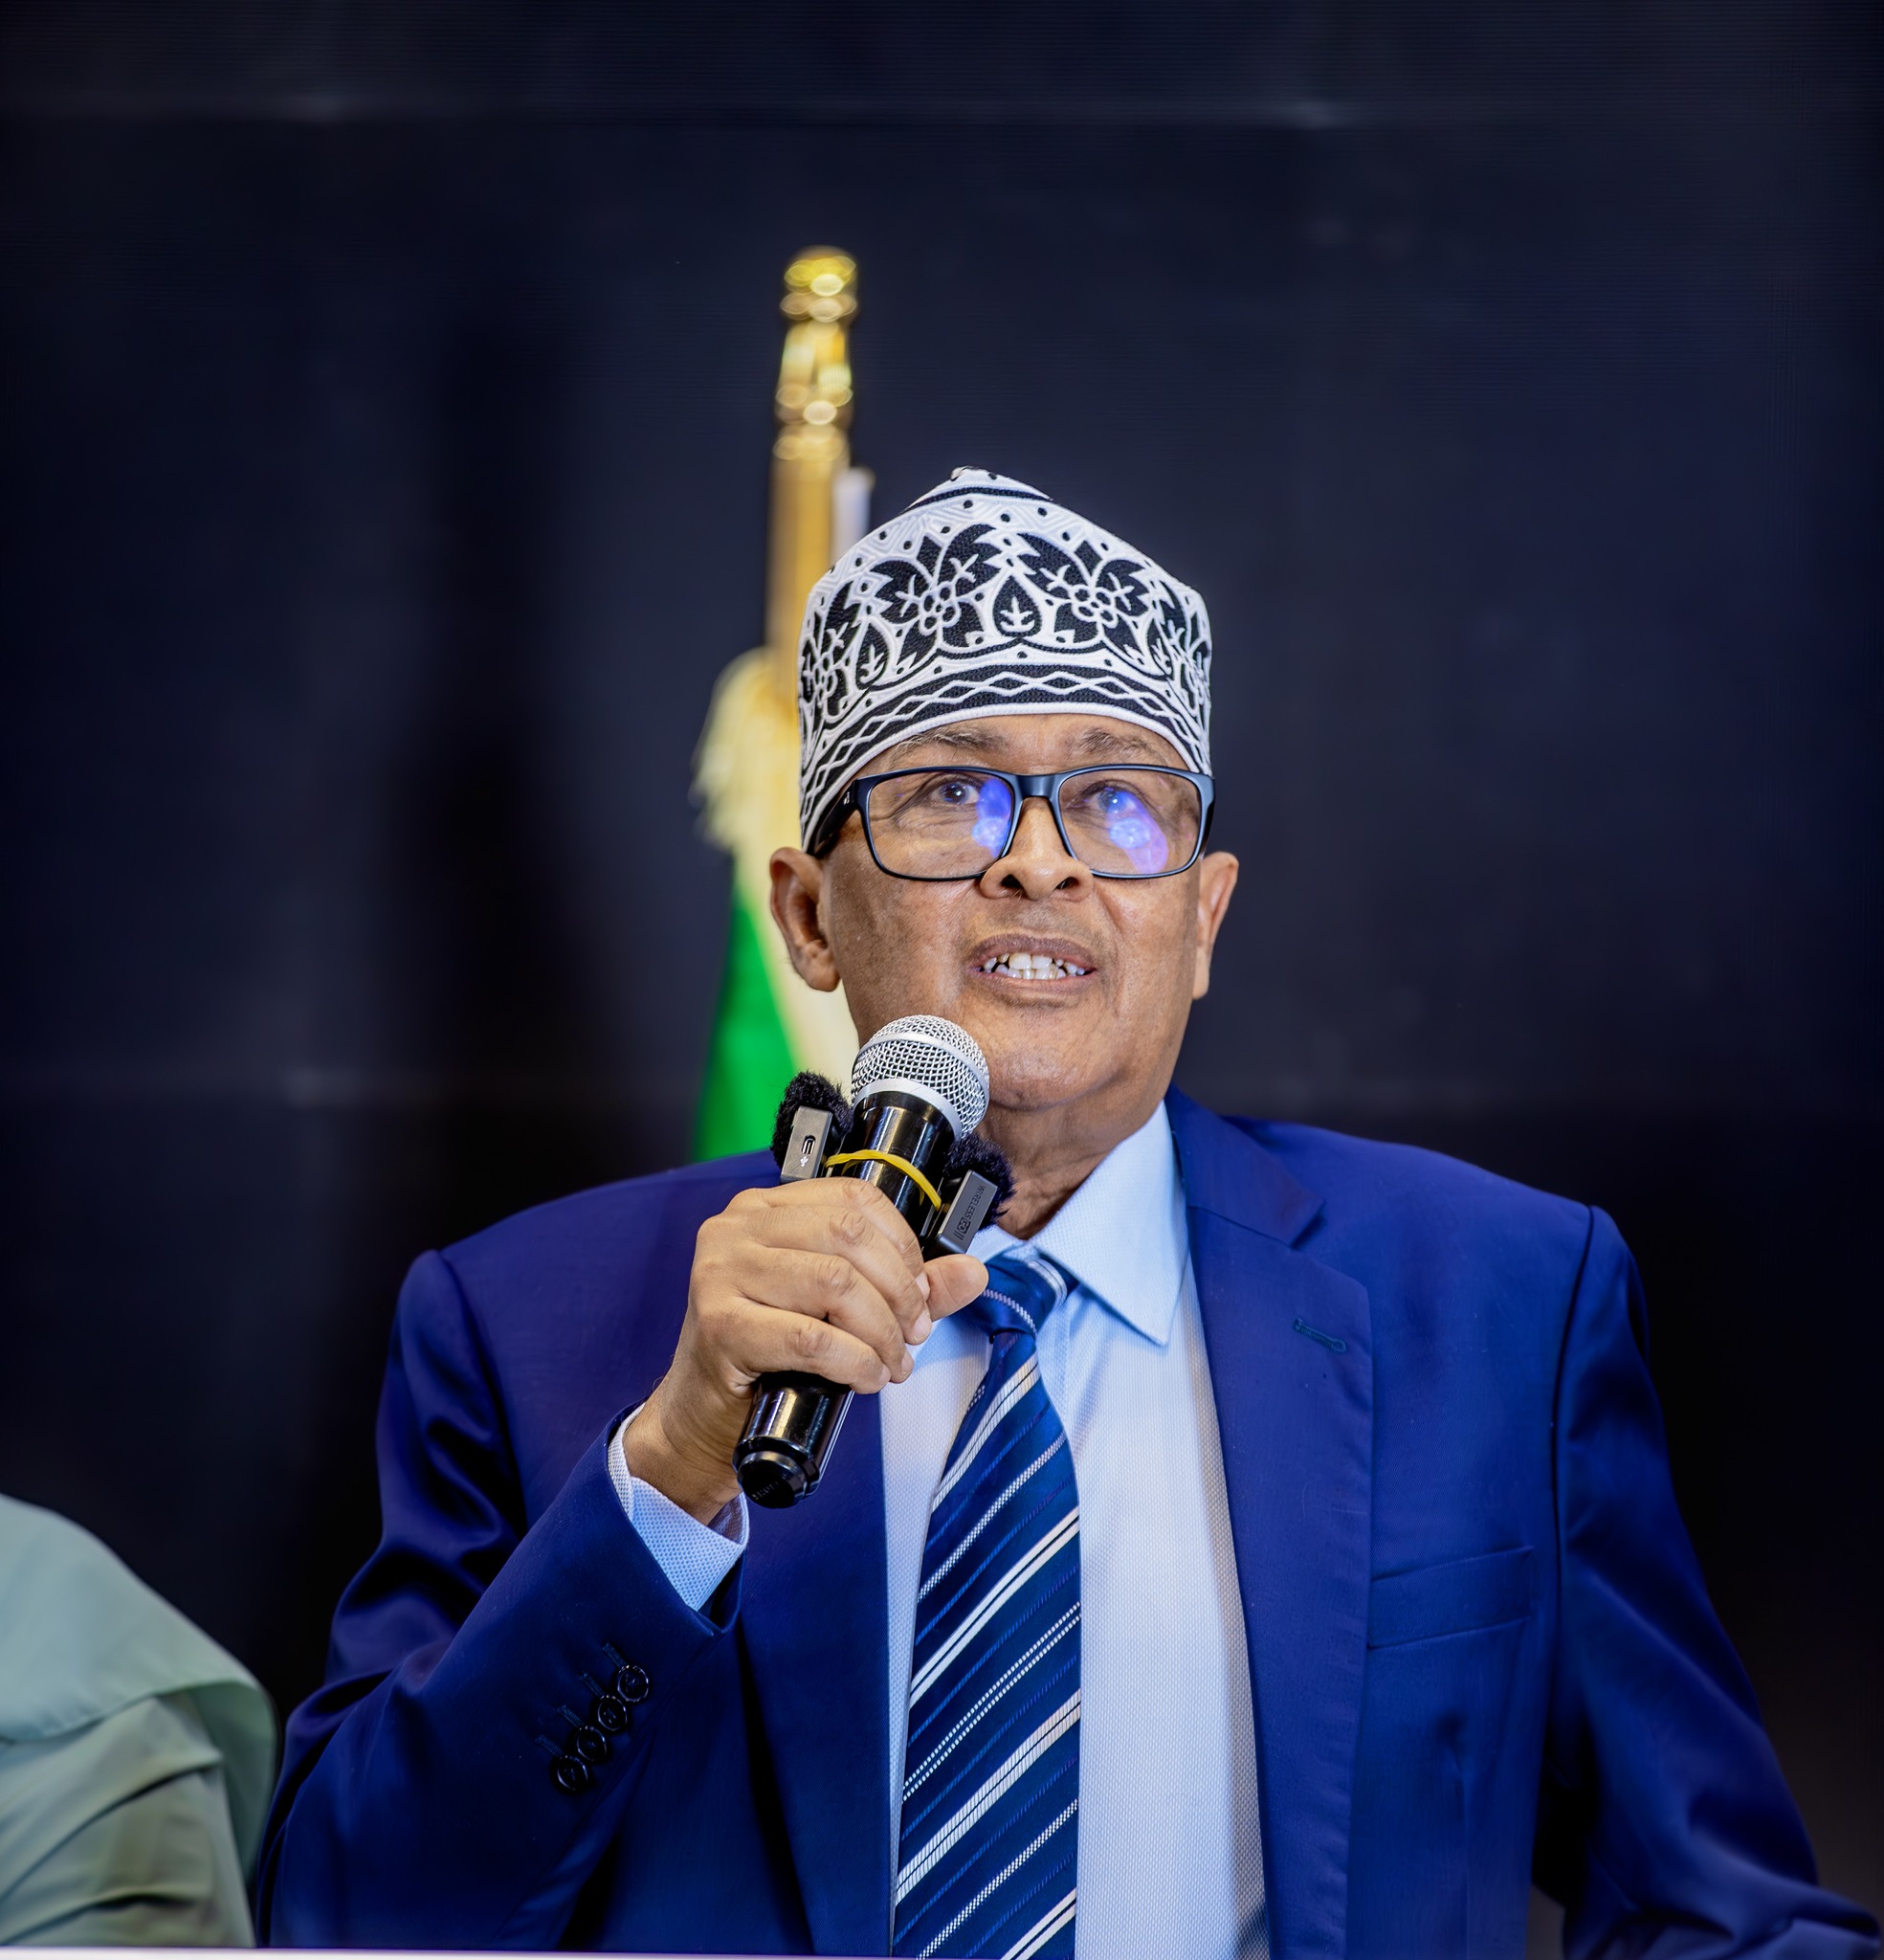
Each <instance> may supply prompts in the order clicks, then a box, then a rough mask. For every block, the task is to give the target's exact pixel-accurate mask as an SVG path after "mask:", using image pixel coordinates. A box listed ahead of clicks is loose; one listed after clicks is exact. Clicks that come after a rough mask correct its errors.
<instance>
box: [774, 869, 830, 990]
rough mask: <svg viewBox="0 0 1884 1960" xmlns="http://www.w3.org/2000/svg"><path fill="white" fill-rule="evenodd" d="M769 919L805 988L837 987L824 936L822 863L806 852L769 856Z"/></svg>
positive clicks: (826, 940)
mask: <svg viewBox="0 0 1884 1960" xmlns="http://www.w3.org/2000/svg"><path fill="white" fill-rule="evenodd" d="M770 869H771V874H772V917H773V918H774V919H776V920H777V921H778V926H779V930H780V931H781V932H782V933H784V934H785V949H786V951H787V954H788V955H789V956H790V959H791V964H792V966H793V967H794V968H795V969H796V970H797V973H798V977H799V979H801V980H802V981H804V983H805V985H806V986H807V987H814V988H816V989H817V991H819V992H820V993H830V992H831V991H832V990H833V989H834V988H835V987H836V985H837V981H838V972H837V962H836V960H835V959H834V958H832V956H831V942H830V940H828V939H827V938H826V937H825V935H824V922H823V920H822V918H821V917H820V908H821V906H822V903H823V901H824V870H825V868H824V860H823V859H822V858H818V857H812V856H811V854H810V853H809V851H793V850H778V851H774V852H773V853H772V860H771V866H770Z"/></svg>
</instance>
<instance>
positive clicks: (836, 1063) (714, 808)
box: [695, 246, 869, 1157]
mask: <svg viewBox="0 0 1884 1960" xmlns="http://www.w3.org/2000/svg"><path fill="white" fill-rule="evenodd" d="M856 273H857V269H856V264H855V262H854V261H853V259H852V258H851V257H850V256H849V255H848V254H846V253H843V252H839V251H836V250H834V249H833V248H831V247H824V246H820V247H813V248H811V249H809V250H807V251H805V252H801V253H800V254H799V255H798V256H796V257H795V258H794V259H793V260H792V261H791V263H790V264H789V265H788V266H787V268H786V274H785V295H784V298H783V299H782V300H781V301H780V302H779V305H780V311H781V312H782V313H783V314H784V315H785V318H786V322H787V326H786V335H785V348H784V352H783V354H782V355H781V358H780V362H779V380H778V387H777V390H775V392H774V396H773V406H774V409H775V412H776V414H777V417H778V424H779V428H778V434H777V436H776V438H775V439H774V441H773V444H772V484H771V511H770V521H769V524H768V538H767V550H766V568H765V645H764V646H762V647H759V648H756V649H754V651H753V652H751V653H749V654H745V655H743V656H742V657H740V658H739V659H737V660H735V661H734V662H733V663H732V665H731V666H729V667H728V668H727V669H726V671H725V672H724V673H723V674H722V675H721V676H720V681H719V684H718V686H717V687H716V688H715V690H714V697H713V705H712V707H711V708H710V710H709V711H708V715H707V724H706V728H705V731H704V732H703V734H702V735H701V738H700V746H699V750H698V755H697V756H696V758H695V787H696V792H697V794H698V797H699V799H700V801H701V803H702V805H703V806H704V815H705V828H706V832H707V835H709V836H711V837H712V838H713V839H714V840H715V841H716V842H717V843H720V844H721V845H723V846H724V847H725V849H726V850H728V851H729V852H730V853H731V854H732V858H733V916H732V919H731V922H730V927H729V932H728V938H727V955H726V966H725V970H724V974H723V977H722V979H721V982H720V1003H719V1008H718V1012H717V1013H716V1016H715V1022H714V1030H713V1039H712V1045H711V1048H710V1050H709V1055H708V1062H707V1079H706V1084H705V1087H704V1090H703V1091H702V1095H701V1099H700V1108H699V1117H698V1125H697V1135H696V1154H697V1155H698V1156H702V1157H707V1156H719V1155H722V1154H724V1153H726V1152H729V1151H733V1150H741V1149H752V1148H757V1147H760V1146H761V1145H763V1144H765V1142H766V1141H767V1140H768V1139H769V1137H770V1134H771V1123H772V1114H773V1111H774V1109H775V1108H776V1106H777V1103H778V1099H779V1097H780V1095H781V1094H782V1093H783V1091H784V1088H785V1084H786V1082H787V1080H788V1079H789V1078H790V1076H791V1074H792V1073H793V1072H794V1070H796V1069H799V1068H815V1069H817V1070H818V1071H819V1072H820V1073H821V1074H825V1075H831V1076H834V1077H836V1078H837V1079H838V1080H843V1079H844V1078H845V1077H846V1076H847V1075H848V1072H849V1069H850V1063H851V1058H852V1057H853V1055H854V1054H855V1052H856V1035H855V1031H854V1030H853V1027H852V1026H851V1019H850V1014H849V1012H848V1010H847V1009H846V1007H845V1004H844V996H843V992H842V990H841V989H840V990H839V991H837V992H836V993H834V994H829V993H815V992H813V991H811V989H809V987H807V986H806V985H805V984H804V982H803V981H801V980H800V979H799V978H798V976H797V974H796V973H795V972H793V971H792V969H791V965H790V962H789V961H788V960H787V957H786V953H785V947H784V945H783V943H782V942H781V940H780V939H779V935H778V930H777V927H776V926H775V925H774V924H773V923H772V920H771V917H770V903H769V902H770V884H771V880H770V873H769V870H768V865H769V861H770V858H771V854H772V852H773V851H774V850H775V849H776V848H777V847H778V846H779V845H781V844H794V843H796V842H797V841H798V800H797V799H798V635H799V629H800V626H801V624H802V621H803V618H804V612H805V600H806V598H807V596H808V595H809V592H810V590H811V587H812V586H813V585H815V584H816V582H817V581H818V580H819V579H820V578H822V577H823V576H824V574H825V573H826V572H827V571H829V570H830V569H831V565H832V564H833V563H834V562H835V560H836V558H837V556H838V555H839V553H840V552H842V551H845V550H848V549H849V548H850V546H851V545H852V544H853V543H854V542H855V537H856V535H857V533H858V532H860V531H861V529H862V527H863V522H864V506H865V502H866V500H867V496H868V490H869V474H868V472H866V471H861V470H857V469H854V468H853V466H852V464H851V452H850V438H849V433H848V432H849V429H850V422H851V409H852V399H853V396H852V381H851V364H850V338H849V330H850V324H851V323H852V321H853V320H854V319H855V317H856V310H857V297H856ZM775 1079H776V1080H775Z"/></svg>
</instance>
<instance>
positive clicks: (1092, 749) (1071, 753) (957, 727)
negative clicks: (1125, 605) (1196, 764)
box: [858, 715, 1184, 775]
mask: <svg viewBox="0 0 1884 1960" xmlns="http://www.w3.org/2000/svg"><path fill="white" fill-rule="evenodd" d="M1016 753H1026V754H1029V755H1031V757H1032V758H1033V759H1034V760H1036V761H1039V760H1041V759H1043V758H1051V759H1052V760H1053V761H1055V762H1058V763H1061V764H1064V765H1066V766H1069V767H1072V766H1076V765H1077V764H1079V763H1082V762H1108V761H1112V760H1114V759H1116V758H1119V757H1129V758H1132V759H1134V760H1137V761H1141V762H1152V763H1164V764H1166V765H1168V766H1171V767H1175V768H1183V767H1184V761H1183V758H1182V757H1181V756H1180V755H1179V754H1178V752H1177V750H1176V749H1175V748H1174V747H1172V746H1171V744H1170V743H1168V742H1167V741H1165V740H1164V737H1163V736H1162V735H1155V734H1153V733H1152V731H1151V730H1150V729H1149V728H1141V727H1138V726H1136V725H1135V724H1132V723H1130V722H1120V721H1117V720H1115V719H1114V718H1113V717H1112V716H1110V715H992V716H978V717H975V718H972V719H969V720H964V721H960V722H948V723H945V724H943V725H942V727H940V728H924V729H922V730H920V732H919V733H917V734H915V735H911V736H909V737H908V738H907V739H906V740H904V741H901V742H895V743H892V744H891V745H890V746H889V747H888V748H886V749H884V750H883V751H882V752H881V753H880V754H879V755H876V756H874V757H872V759H871V760H870V762H869V763H867V764H866V765H865V766H864V768H862V769H860V770H859V771H858V773H859V774H860V775H877V774H880V773H881V772H882V771H884V770H885V769H894V768H902V767H903V766H904V765H905V764H907V763H909V762H911V761H916V762H921V761H925V760H927V759H928V758H929V757H930V756H932V755H942V756H948V757H951V758H956V757H959V758H960V759H961V760H963V761H964V762H969V761H972V762H985V763H986V764H987V765H988V766H989V767H990V768H998V767H1000V766H1001V764H1002V763H1003V762H1004V761H1006V760H1008V758H1010V757H1012V756H1014V755H1015V754H1016Z"/></svg>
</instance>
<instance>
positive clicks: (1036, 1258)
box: [962, 1252, 1072, 1341]
mask: <svg viewBox="0 0 1884 1960" xmlns="http://www.w3.org/2000/svg"><path fill="white" fill-rule="evenodd" d="M1071 1284H1072V1281H1070V1280H1069V1279H1068V1277H1067V1275H1066V1274H1065V1273H1063V1272H1062V1271H1061V1270H1060V1269H1059V1267H1058V1266H1056V1265H1054V1263H1053V1260H1052V1259H1050V1258H1047V1256H1046V1255H1045V1254H1044V1253H1024V1254H1023V1253H1010V1252H1009V1253H1003V1254H1002V1255H1001V1257H1000V1258H995V1259H989V1260H988V1262H987V1291H986V1293H984V1294H983V1295H982V1296H981V1298H980V1299H979V1300H971V1301H970V1302H969V1303H968V1304H967V1305H966V1306H964V1308H963V1309H962V1312H963V1315H964V1318H966V1319H967V1320H969V1321H972V1322H973V1323H974V1325H976V1326H978V1327H979V1328H980V1329H981V1330H982V1332H983V1333H985V1334H986V1336H987V1337H988V1339H989V1340H993V1339H994V1337H995V1336H996V1335H997V1334H1022V1335H1025V1336H1026V1337H1027V1339H1029V1340H1030V1341H1031V1340H1032V1339H1033V1337H1034V1336H1035V1335H1036V1334H1038V1333H1039V1331H1040V1328H1041V1326H1042V1325H1043V1324H1044V1322H1045V1321H1046V1318H1047V1316H1048V1315H1049V1314H1050V1313H1052V1312H1053V1309H1054V1307H1056V1306H1057V1305H1058V1304H1059V1303H1060V1302H1061V1301H1063V1300H1064V1299H1065V1298H1066V1296H1067V1292H1068V1289H1069V1287H1070V1286H1071Z"/></svg>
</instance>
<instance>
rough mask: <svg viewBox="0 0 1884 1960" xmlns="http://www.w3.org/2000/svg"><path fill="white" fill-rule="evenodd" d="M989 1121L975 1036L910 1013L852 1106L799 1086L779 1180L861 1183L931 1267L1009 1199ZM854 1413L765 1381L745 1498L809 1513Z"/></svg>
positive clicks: (859, 1065)
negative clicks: (896, 1217) (804, 1507)
mask: <svg viewBox="0 0 1884 1960" xmlns="http://www.w3.org/2000/svg"><path fill="white" fill-rule="evenodd" d="M986 1113H987V1062H986V1059H985V1058H984V1057H983V1055H982V1052H981V1049H980V1047H979V1046H978V1045H977V1044H976V1041H975V1038H974V1036H972V1035H970V1034H969V1033H968V1032H967V1030H966V1029H965V1028H958V1027H957V1026H956V1025H955V1023H954V1022H953V1021H945V1020H942V1018H941V1017H940V1016H939V1015H935V1014H909V1015H906V1016H904V1018H903V1019H901V1020H898V1021H892V1022H891V1023H890V1024H889V1025H888V1026H887V1027H885V1028H880V1029H878V1030H877V1032H876V1034H875V1035H873V1036H871V1037H870V1039H869V1040H868V1041H866V1042H865V1043H864V1045H863V1047H862V1048H861V1049H859V1050H858V1052H857V1058H856V1062H855V1064H854V1065H853V1068H852V1071H851V1102H850V1104H849V1106H848V1107H847V1106H846V1105H845V1103H843V1101H842V1099H841V1098H840V1097H839V1095H838V1092H837V1089H836V1086H835V1084H834V1083H831V1082H829V1081H827V1080H825V1079H824V1078H823V1077H822V1076H813V1075H801V1076H799V1077H797V1078H796V1079H795V1080H794V1081H793V1082H792V1084H791V1087H790V1088H789V1089H788V1090H787V1092H786V1099H785V1103H784V1104H783V1106H782V1107H781V1108H780V1111H779V1128H780V1130H781V1131H782V1132H783V1134H782V1135H780V1136H778V1137H776V1138H775V1139H774V1145H773V1148H774V1154H775V1155H776V1156H777V1158H778V1160H779V1176H780V1180H781V1181H782V1182H785V1183H790V1182H793V1181H795V1180H797V1179H800V1178H807V1177H855V1178H859V1179H861V1180H862V1181H863V1182H865V1183H867V1184H874V1185H876V1188H877V1189H878V1190H879V1191H880V1192H882V1193H883V1195H884V1196H885V1197H887V1198H888V1199H889V1200H890V1202H891V1203H892V1204H893V1205H895V1206H896V1208H897V1210H898V1212H899V1213H900V1214H902V1216H903V1218H904V1220H905V1221H906V1222H907V1223H908V1225H909V1228H910V1230H911V1231H913V1232H914V1233H915V1234H916V1237H917V1241H918V1243H919V1244H920V1246H921V1248H922V1254H923V1257H924V1258H933V1257H935V1256H936V1255H937V1254H938V1253H945V1252H966V1251H967V1250H968V1248H969V1246H970V1245H971V1244H973V1242H974V1237H975V1234H976V1233H977V1232H979V1231H980V1230H981V1229H982V1227H983V1226H984V1225H986V1223H987V1221H988V1218H989V1216H990V1214H992V1213H993V1211H994V1210H995V1208H996V1206H997V1205H999V1204H1000V1203H1001V1202H1002V1201H1003V1200H1005V1199H1006V1198H1007V1197H1008V1195H1009V1193H1010V1191H1011V1189H1012V1180H1011V1178H1010V1177H1009V1175H1008V1166H1007V1163H1006V1160H1005V1159H1004V1158H1003V1157H1002V1155H1001V1153H1000V1151H999V1150H997V1149H996V1148H995V1147H994V1146H993V1145H992V1144H989V1143H986V1142H985V1141H984V1140H983V1139H982V1138H980V1137H978V1136H976V1135H975V1133H974V1132H975V1127H976V1125H978V1124H979V1123H980V1122H981V1120H982V1118H983V1117H984V1116H985V1115H986ZM787 1120H788V1121H789V1127H788V1128H787ZM833 1131H835V1132H837V1133H838V1134H837V1137H836V1141H837V1143H838V1144H839V1146H840V1147H838V1148H836V1149H832V1148H831V1143H832V1133H833ZM850 1406H851V1391H850V1390H849V1389H846V1388H843V1387H841V1386H840V1385H839V1384H837V1383H835V1382H828V1381H826V1380H825V1379H824V1378H823V1377H822V1376H820V1375H814V1374H767V1375H761V1376H760V1378H759V1380H758V1382H757V1383H756V1384H755V1385H754V1388H753V1394H752V1413H751V1414H750V1415H749V1416H748V1417H747V1418H746V1425H745V1430H744V1433H743V1435H742V1436H741V1437H740V1440H739V1445H738V1447H737V1448H736V1449H735V1450H734V1452H733V1467H734V1469H735V1470H736V1471H737V1473H738V1475H739V1480H740V1488H741V1489H742V1490H743V1491H744V1492H745V1494H746V1496H747V1497H749V1498H750V1499H751V1500H752V1501H753V1503H757V1504H764V1505H765V1506H766V1507H767V1508H768V1509H773V1510H784V1509H785V1508H787V1506H788V1505H791V1504H795V1503H802V1502H803V1500H804V1499H806V1498H808V1497H809V1496H810V1494H811V1493H812V1492H813V1491H814V1490H815V1489H816V1488H817V1487H818V1481H819V1479H820V1478H821V1477H822V1476H823V1475H824V1467H825V1464H826V1462H827V1461H828V1460H829V1459H830V1456H831V1445H832V1444H833V1443H835V1442H836V1440H837V1432H838V1430H839V1429H840V1428H841V1427H842V1426H843V1422H844V1416H845V1414H846V1413H847V1412H848V1410H849V1409H850Z"/></svg>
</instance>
